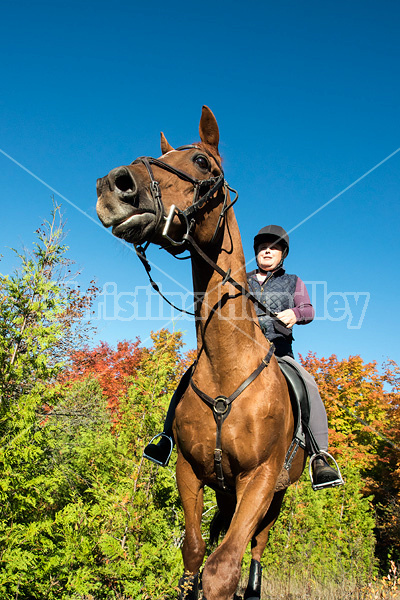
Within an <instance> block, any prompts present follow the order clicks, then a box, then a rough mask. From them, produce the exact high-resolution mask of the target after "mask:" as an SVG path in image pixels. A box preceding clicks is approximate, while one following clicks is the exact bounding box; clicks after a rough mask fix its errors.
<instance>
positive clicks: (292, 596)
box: [235, 561, 400, 600]
mask: <svg viewBox="0 0 400 600" xmlns="http://www.w3.org/2000/svg"><path fill="white" fill-rule="evenodd" d="M246 583H247V581H246V579H245V578H243V579H242V581H241V586H240V587H239V590H240V591H239V593H238V595H237V596H235V600H241V599H242V598H243V594H244V589H245V587H246ZM261 600H400V573H399V572H398V569H397V567H396V565H395V563H394V562H393V561H392V562H391V567H390V571H389V573H388V574H387V575H386V576H385V577H382V578H373V581H371V582H370V583H369V584H366V585H360V584H358V583H357V582H351V581H348V580H343V581H342V582H341V583H340V584H321V583H318V582H316V581H314V580H311V579H309V580H305V579H302V580H298V579H295V578H293V577H291V578H287V579H285V580H282V579H279V578H278V577H271V576H268V578H267V577H266V576H264V578H263V586H262V598H261Z"/></svg>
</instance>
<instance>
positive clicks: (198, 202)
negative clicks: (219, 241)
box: [132, 144, 238, 249]
mask: <svg viewBox="0 0 400 600" xmlns="http://www.w3.org/2000/svg"><path fill="white" fill-rule="evenodd" d="M193 149H195V150H200V151H201V152H204V153H205V154H207V155H208V156H210V157H211V158H213V159H214V161H215V162H216V164H217V165H218V167H219V168H220V170H221V173H220V174H219V175H218V176H217V177H210V178H208V179H197V178H196V177H192V176H191V175H189V173H186V172H185V171H182V170H181V169H177V168H176V167H173V166H172V165H170V164H168V163H166V162H164V161H163V160H160V159H159V158H152V157H151V156H140V157H139V158H137V159H136V160H135V161H134V162H133V163H132V165H135V164H139V163H142V164H143V165H144V166H145V167H146V170H147V173H148V175H149V178H150V193H151V195H152V198H153V200H154V205H155V210H156V224H155V227H154V232H157V230H158V228H159V226H160V224H161V222H162V220H163V218H164V219H165V220H166V222H165V226H164V229H163V233H162V235H163V237H164V238H166V240H168V242H169V243H170V244H171V245H172V246H183V245H184V244H187V241H186V240H185V239H184V237H185V235H186V234H188V233H189V232H191V231H192V230H193V228H194V226H195V223H196V214H197V212H198V211H199V210H200V209H201V208H202V207H203V206H204V205H205V204H206V203H207V202H208V200H209V199H210V198H212V197H213V196H214V194H215V193H216V192H217V191H218V190H219V189H221V187H223V186H225V198H224V202H223V206H222V209H221V214H220V217H219V219H218V223H217V226H216V228H215V232H214V234H213V237H212V239H211V242H212V243H213V242H214V241H215V238H216V236H217V233H218V230H219V226H220V224H221V221H222V219H223V217H224V215H225V213H226V211H227V210H228V208H231V206H233V205H234V203H235V202H236V200H237V198H238V194H237V192H236V191H235V190H233V189H232V188H231V187H230V186H229V185H228V184H227V182H226V181H225V175H224V171H223V169H222V167H221V165H220V164H219V162H218V160H217V159H216V158H215V156H214V155H213V154H211V152H209V151H208V150H205V149H203V148H201V147H200V146H197V145H196V144H190V145H187V146H180V147H179V148H176V151H183V150H193ZM152 165H155V166H157V167H159V168H161V169H163V170H164V171H168V172H169V173H172V174H173V175H176V176H177V177H178V178H179V179H182V180H183V181H187V182H188V183H191V184H192V185H193V199H192V203H191V205H189V206H188V208H186V209H185V210H181V209H179V208H177V207H176V206H175V205H174V204H173V205H172V206H171V208H170V211H169V214H168V216H167V217H165V214H164V206H163V203H162V199H161V189H160V184H159V182H158V181H157V180H156V178H155V177H154V173H153V169H152V168H151V166H152ZM205 188H207V189H206V191H205V193H204V194H202V195H201V192H202V190H203V189H205ZM228 190H230V191H233V192H235V194H236V198H235V199H234V200H233V201H232V202H231V203H230V204H229V206H228V205H227V202H228ZM175 215H177V216H178V218H179V219H180V221H181V222H182V223H183V224H185V226H186V234H185V235H184V236H183V237H182V240H178V241H177V240H174V239H173V238H171V237H170V236H169V228H170V226H171V223H172V221H173V219H174V217H175ZM150 243H151V240H150V241H148V242H147V243H146V246H145V249H146V248H147V247H148V245H149V244H150Z"/></svg>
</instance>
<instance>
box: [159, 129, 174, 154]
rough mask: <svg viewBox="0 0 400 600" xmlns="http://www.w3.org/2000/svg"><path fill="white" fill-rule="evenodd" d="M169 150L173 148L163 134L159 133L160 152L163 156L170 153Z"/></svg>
mask: <svg viewBox="0 0 400 600" xmlns="http://www.w3.org/2000/svg"><path fill="white" fill-rule="evenodd" d="M171 150H173V147H172V146H171V144H169V143H168V140H167V138H166V137H165V135H164V134H163V132H161V152H162V153H163V154H165V153H166V152H170V151H171Z"/></svg>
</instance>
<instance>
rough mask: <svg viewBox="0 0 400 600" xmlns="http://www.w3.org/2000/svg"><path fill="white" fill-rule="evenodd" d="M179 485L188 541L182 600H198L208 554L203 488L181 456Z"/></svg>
mask: <svg viewBox="0 0 400 600" xmlns="http://www.w3.org/2000/svg"><path fill="white" fill-rule="evenodd" d="M176 481H177V485H178V490H179V495H180V497H181V500H182V506H183V510H184V513H185V539H184V542H183V546H182V557H183V565H184V568H185V573H184V575H183V577H182V579H181V581H180V582H179V583H180V589H181V594H180V599H183V598H185V600H186V599H187V600H192V599H193V600H197V594H198V572H199V569H200V567H201V565H202V562H203V558H204V554H205V551H206V545H205V542H204V540H203V538H202V535H201V529H200V524H201V517H202V512H203V486H202V483H201V482H200V481H199V479H198V478H197V477H196V475H195V474H194V472H193V469H192V468H191V466H190V464H189V463H188V462H187V461H186V460H185V459H184V458H183V456H182V455H181V454H179V455H178V461H177V464H176Z"/></svg>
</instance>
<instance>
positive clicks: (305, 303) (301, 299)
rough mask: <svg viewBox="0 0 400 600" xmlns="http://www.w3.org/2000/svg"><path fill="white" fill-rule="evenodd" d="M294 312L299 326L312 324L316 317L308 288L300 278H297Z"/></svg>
mask: <svg viewBox="0 0 400 600" xmlns="http://www.w3.org/2000/svg"><path fill="white" fill-rule="evenodd" d="M292 310H293V312H294V314H295V315H296V323H297V324H298V325H307V323H311V321H312V320H313V318H314V315H315V311H314V307H313V305H312V304H311V302H310V296H309V295H308V292H307V288H306V286H305V283H304V281H302V280H301V279H300V277H298V278H297V283H296V290H295V292H294V308H293V309H292Z"/></svg>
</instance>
